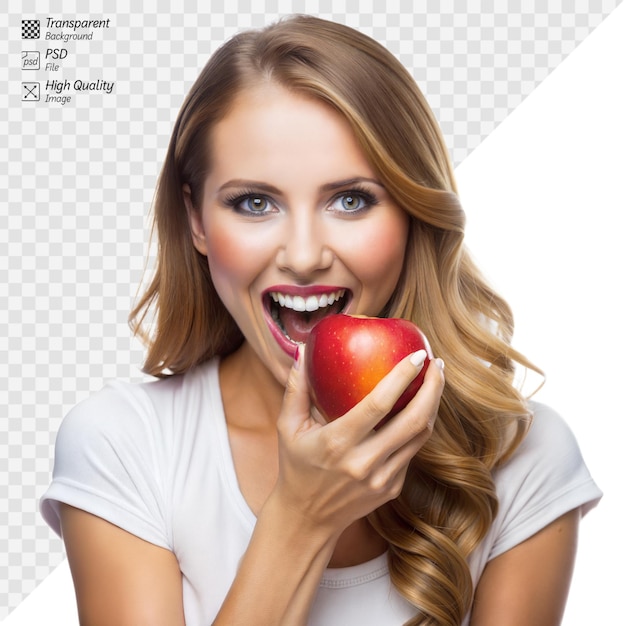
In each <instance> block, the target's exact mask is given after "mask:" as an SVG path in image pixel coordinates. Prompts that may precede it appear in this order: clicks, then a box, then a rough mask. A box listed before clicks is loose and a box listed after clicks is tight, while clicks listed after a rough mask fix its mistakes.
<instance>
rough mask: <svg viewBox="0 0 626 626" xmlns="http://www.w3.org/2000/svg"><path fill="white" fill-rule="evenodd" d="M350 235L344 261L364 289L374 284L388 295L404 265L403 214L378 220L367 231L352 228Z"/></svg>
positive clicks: (405, 236) (405, 231)
mask: <svg viewBox="0 0 626 626" xmlns="http://www.w3.org/2000/svg"><path fill="white" fill-rule="evenodd" d="M354 234H355V236H354V237H353V238H351V240H350V250H349V251H348V253H347V257H346V260H347V261H348V263H349V264H350V265H351V267H352V269H353V271H354V273H355V275H357V276H358V277H359V279H360V280H361V282H362V283H363V284H364V286H367V285H368V283H375V284H376V286H377V287H378V288H380V289H384V291H385V292H386V293H391V292H392V291H393V289H394V288H395V286H396V283H397V281H398V277H399V276H400V272H401V271H402V266H403V264H404V253H405V250H406V242H407V238H408V219H407V218H406V217H405V216H404V214H401V215H397V216H396V215H394V216H393V219H381V220H379V221H376V222H372V223H371V224H368V226H367V228H363V229H355V233H354Z"/></svg>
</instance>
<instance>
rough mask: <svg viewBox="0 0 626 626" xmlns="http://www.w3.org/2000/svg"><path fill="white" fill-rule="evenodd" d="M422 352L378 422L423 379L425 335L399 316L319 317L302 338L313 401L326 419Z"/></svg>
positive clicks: (401, 405)
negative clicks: (405, 383)
mask: <svg viewBox="0 0 626 626" xmlns="http://www.w3.org/2000/svg"><path fill="white" fill-rule="evenodd" d="M418 350H426V353H427V357H426V359H425V361H424V366H423V367H422V370H421V371H420V373H419V374H418V375H417V376H416V377H415V379H414V380H413V381H412V382H411V384H410V385H409V386H408V387H407V389H406V390H405V391H404V392H403V393H402V395H401V396H400V397H399V398H398V400H397V401H396V403H395V404H394V406H393V408H392V410H391V411H390V412H389V413H388V414H387V415H386V416H385V417H384V418H383V419H382V420H381V421H380V422H379V423H378V424H377V426H376V429H378V428H380V427H381V426H382V425H383V424H384V423H385V422H387V421H388V420H389V419H391V418H392V417H393V416H394V415H396V413H398V412H399V411H401V410H402V409H403V408H404V407H405V406H406V405H407V404H408V403H409V401H410V400H411V399H412V398H413V396H414V395H415V394H416V393H417V391H418V389H419V388H420V387H421V386H422V383H423V382H424V376H425V375H426V370H427V369H428V365H429V363H430V360H431V359H432V358H433V355H432V351H431V349H430V345H429V343H428V340H427V339H426V336H425V335H424V333H423V332H422V331H421V330H420V329H419V328H418V327H417V326H416V325H415V324H413V323H412V322H409V321H407V320H404V319H398V318H376V317H362V316H352V315H344V314H339V315H331V316H329V317H327V318H324V319H323V320H321V321H320V322H319V323H318V324H317V325H316V326H315V327H314V328H313V330H312V331H311V333H310V335H309V338H308V339H307V342H306V351H305V358H306V369H307V374H308V378H309V385H310V389H311V394H312V397H313V402H314V403H315V406H316V407H317V408H318V409H319V411H320V412H321V413H322V415H324V417H325V418H326V419H327V420H328V421H332V420H334V419H337V418H338V417H341V416H342V415H344V414H345V413H347V412H348V411H349V410H350V409H351V408H352V407H354V406H355V405H356V404H358V403H359V402H360V401H361V400H362V399H363V398H364V397H365V396H366V395H367V394H368V393H370V391H372V389H374V387H375V386H376V385H377V383H378V382H379V381H380V380H381V379H382V378H383V377H384V376H385V375H387V374H388V373H389V372H390V371H391V370H392V369H393V367H394V366H395V365H396V364H397V363H398V362H399V361H401V360H402V359H403V358H404V357H405V356H407V355H409V354H411V353H413V352H416V351H418Z"/></svg>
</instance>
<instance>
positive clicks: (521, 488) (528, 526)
mask: <svg viewBox="0 0 626 626" xmlns="http://www.w3.org/2000/svg"><path fill="white" fill-rule="evenodd" d="M532 406H533V409H534V417H533V424H532V426H531V428H530V430H529V432H528V434H527V436H526V438H525V440H524V441H523V442H522V444H521V445H520V447H519V448H518V449H517V450H516V452H515V453H514V455H513V456H512V458H511V459H510V460H509V461H508V462H507V463H506V464H505V465H504V466H503V467H501V468H499V469H498V470H497V471H496V472H495V475H494V478H495V482H496V489H497V492H498V497H499V511H498V515H497V517H496V519H495V521H494V524H493V528H492V533H493V535H492V545H491V550H490V553H489V557H488V558H489V559H492V558H494V557H496V556H498V555H499V554H502V553H503V552H506V551H507V550H509V549H510V548H512V547H514V546H515V545H517V544H519V543H521V542H522V541H525V540H526V539H528V538H529V537H531V536H532V535H534V534H535V533H537V532H539V531H540V530H541V529H542V528H544V527H545V526H547V525H548V524H550V523H551V522H553V521H554V520H555V519H557V518H558V517H560V516H561V515H564V514H565V513H567V512H568V511H571V510H572V509H575V508H578V507H581V510H582V513H583V514H586V513H587V512H588V511H589V510H590V509H591V508H593V507H594V506H595V505H596V504H597V503H598V501H599V500H600V498H601V497H602V492H601V491H600V489H599V488H598V486H597V485H596V483H595V482H594V480H593V478H592V477H591V475H590V473H589V470H588V469H587V466H586V465H585V462H584V460H583V457H582V454H581V451H580V448H579V446H578V442H577V441H576V438H575V437H574V434H573V433H572V431H571V429H570V428H569V426H568V425H567V424H566V422H565V421H564V420H563V419H562V418H561V417H560V416H559V415H558V414H557V413H555V412H554V411H553V410H552V409H550V408H549V407H547V406H545V405H542V404H538V403H533V405H532ZM490 534H491V533H490Z"/></svg>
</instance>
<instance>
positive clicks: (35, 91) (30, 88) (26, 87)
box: [22, 83, 39, 102]
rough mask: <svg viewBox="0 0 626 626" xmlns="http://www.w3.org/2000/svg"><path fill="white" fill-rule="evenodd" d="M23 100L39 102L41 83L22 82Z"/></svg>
mask: <svg viewBox="0 0 626 626" xmlns="http://www.w3.org/2000/svg"><path fill="white" fill-rule="evenodd" d="M22 102H39V83H22Z"/></svg>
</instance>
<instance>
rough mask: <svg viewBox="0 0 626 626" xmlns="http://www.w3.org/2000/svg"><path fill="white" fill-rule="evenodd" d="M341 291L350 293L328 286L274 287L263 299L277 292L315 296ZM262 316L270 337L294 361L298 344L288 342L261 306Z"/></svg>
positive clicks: (266, 291)
mask: <svg viewBox="0 0 626 626" xmlns="http://www.w3.org/2000/svg"><path fill="white" fill-rule="evenodd" d="M341 289H346V293H349V292H350V290H349V289H347V288H345V287H336V286H334V287H333V286H328V285H308V286H306V287H301V286H299V285H274V286H273V287H270V288H269V289H266V290H265V291H264V292H263V299H265V298H269V297H270V296H269V294H270V293H272V292H279V293H283V294H287V295H290V296H317V295H319V294H324V293H333V292H334V291H339V290H341ZM263 315H264V316H265V322H266V324H267V326H268V328H269V329H270V332H271V333H272V336H273V337H274V339H275V341H276V343H277V344H278V345H279V347H280V348H281V350H282V351H283V352H284V353H285V354H287V355H288V356H289V357H291V358H292V359H295V358H296V352H297V350H298V344H297V343H296V342H294V341H289V339H287V337H285V335H283V333H282V332H281V330H280V328H278V327H277V326H276V322H275V321H274V319H273V318H272V314H271V313H270V311H269V309H268V307H267V306H263Z"/></svg>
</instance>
